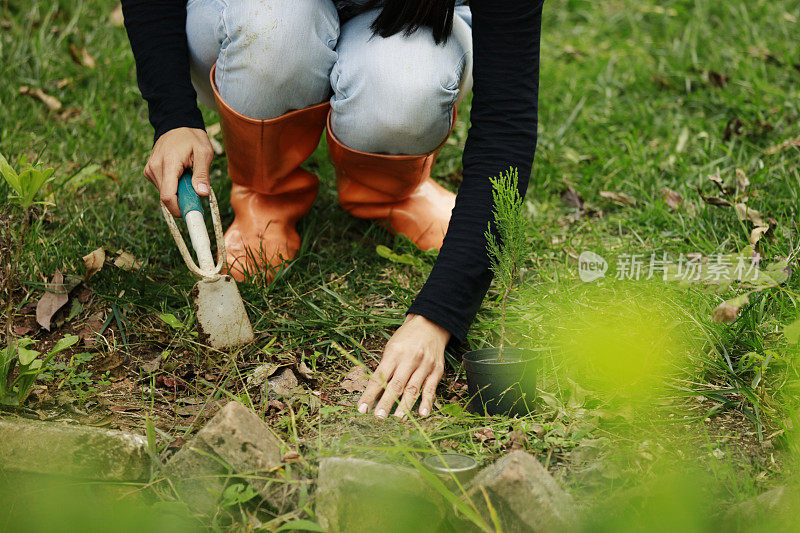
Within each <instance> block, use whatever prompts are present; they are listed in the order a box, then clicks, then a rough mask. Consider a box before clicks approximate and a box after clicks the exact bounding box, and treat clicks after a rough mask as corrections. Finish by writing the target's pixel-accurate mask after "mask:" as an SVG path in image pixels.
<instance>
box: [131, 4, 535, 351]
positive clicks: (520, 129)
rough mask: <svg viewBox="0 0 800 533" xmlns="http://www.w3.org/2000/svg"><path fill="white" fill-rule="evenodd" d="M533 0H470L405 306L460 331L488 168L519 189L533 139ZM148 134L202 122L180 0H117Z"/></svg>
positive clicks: (473, 306) (479, 296)
mask: <svg viewBox="0 0 800 533" xmlns="http://www.w3.org/2000/svg"><path fill="white" fill-rule="evenodd" d="M542 2H543V0H473V1H472V2H471V3H470V7H471V10H472V43H473V53H474V59H473V88H472V90H473V99H472V111H471V117H470V118H471V122H472V125H471V127H470V129H469V135H468V138H467V143H466V146H465V148H464V155H463V167H464V170H463V181H462V184H461V187H460V188H459V190H458V195H457V197H456V206H455V209H454V210H453V214H452V218H451V220H450V227H449V229H448V231H447V235H446V236H445V239H444V245H443V246H442V249H441V251H440V252H439V256H438V258H437V260H436V264H435V265H434V267H433V269H432V270H431V273H430V275H429V276H428V280H427V281H426V283H425V285H424V286H423V287H422V290H421V291H420V292H419V295H418V296H417V298H416V299H415V301H414V303H413V304H412V305H411V307H410V309H409V310H408V311H409V312H410V313H416V314H419V315H422V316H424V317H426V318H428V319H429V320H431V321H433V322H435V323H437V324H439V325H440V326H442V327H444V328H445V329H447V330H448V331H449V332H450V333H451V334H452V335H453V337H454V339H455V340H457V341H463V340H464V338H465V337H466V334H467V330H468V328H469V325H470V323H471V322H472V320H473V319H474V317H475V314H476V313H477V311H478V309H479V308H480V305H481V302H482V301H483V298H484V297H485V295H486V291H487V290H488V288H489V284H490V283H491V280H492V273H491V270H490V269H489V258H488V255H487V251H486V240H485V237H484V232H485V231H486V228H487V224H488V222H489V221H490V220H491V219H492V210H493V203H492V193H491V185H490V183H489V178H490V177H492V176H496V175H498V174H500V173H501V172H503V171H505V170H507V169H508V168H509V167H516V168H517V169H518V171H519V177H520V180H519V187H520V193H521V194H523V195H524V193H525V191H526V190H527V187H528V178H529V176H530V173H531V166H532V164H533V155H534V151H535V149H536V128H537V120H538V112H537V110H538V103H537V99H538V89H539V40H540V33H541V16H542ZM122 6H123V12H124V15H125V27H126V29H127V31H128V37H129V39H130V41H131V47H132V49H133V55H134V58H135V60H136V71H137V80H138V83H139V88H140V90H141V92H142V96H143V97H144V98H145V100H147V102H148V106H149V111H150V122H151V124H152V125H153V127H154V128H155V136H156V139H158V137H160V136H161V135H162V134H164V133H165V132H167V131H169V130H171V129H173V128H178V127H192V128H203V118H202V115H201V114H200V111H199V109H198V107H197V100H196V93H195V91H194V88H193V87H192V83H191V79H190V75H189V50H188V45H187V41H186V30H185V28H186V1H185V0H122Z"/></svg>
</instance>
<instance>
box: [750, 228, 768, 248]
mask: <svg viewBox="0 0 800 533" xmlns="http://www.w3.org/2000/svg"><path fill="white" fill-rule="evenodd" d="M768 231H769V226H759V227H757V228H753V231H751V232H750V244H752V245H753V246H755V245H756V244H758V241H760V240H761V237H763V236H764V235H765V234H766V233H767V232H768Z"/></svg>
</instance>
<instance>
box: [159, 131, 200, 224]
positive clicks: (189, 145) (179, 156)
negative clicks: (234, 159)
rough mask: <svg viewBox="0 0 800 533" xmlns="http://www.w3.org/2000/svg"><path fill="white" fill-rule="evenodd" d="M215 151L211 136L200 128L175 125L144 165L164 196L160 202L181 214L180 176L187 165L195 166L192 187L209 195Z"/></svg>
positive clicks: (171, 210) (170, 210)
mask: <svg viewBox="0 0 800 533" xmlns="http://www.w3.org/2000/svg"><path fill="white" fill-rule="evenodd" d="M213 158H214V150H213V149H212V148H211V141H209V140H208V135H206V132H205V131H203V130H201V129H196V128H175V129H174V130H169V131H168V132H167V133H165V134H164V135H162V136H161V137H159V138H158V140H157V141H156V144H155V146H153V151H152V152H151V153H150V159H149V160H148V161H147V165H145V167H144V176H145V177H146V178H147V179H148V180H150V181H151V182H152V183H153V185H155V186H156V188H157V189H158V192H159V194H160V195H161V202H162V203H163V204H164V205H165V206H167V209H169V212H170V213H172V214H173V215H174V216H176V217H179V216H181V210H180V208H179V207H178V196H177V193H178V179H179V178H180V177H181V174H183V171H184V170H185V169H187V168H192V169H193V172H192V186H194V190H195V191H196V192H197V194H199V195H200V196H208V194H209V191H210V190H211V183H210V182H209V179H208V175H209V172H210V171H211V160H212V159H213Z"/></svg>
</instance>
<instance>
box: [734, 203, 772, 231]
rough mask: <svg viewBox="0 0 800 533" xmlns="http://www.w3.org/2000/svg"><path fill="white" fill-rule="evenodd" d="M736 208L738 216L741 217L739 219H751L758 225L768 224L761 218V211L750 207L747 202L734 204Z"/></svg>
mask: <svg viewBox="0 0 800 533" xmlns="http://www.w3.org/2000/svg"><path fill="white" fill-rule="evenodd" d="M734 209H736V216H737V217H739V220H749V221H750V222H752V223H753V225H755V226H756V227H759V226H766V224H764V220H763V219H762V218H761V213H759V212H758V211H756V210H755V209H753V208H752V207H749V206H748V205H747V204H743V203H738V204H736V205H735V206H734Z"/></svg>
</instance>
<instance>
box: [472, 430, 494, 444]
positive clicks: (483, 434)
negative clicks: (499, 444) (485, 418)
mask: <svg viewBox="0 0 800 533" xmlns="http://www.w3.org/2000/svg"><path fill="white" fill-rule="evenodd" d="M472 436H473V437H475V438H476V439H478V440H479V441H481V442H486V441H487V440H494V430H493V429H492V428H490V427H488V426H487V427H485V428H481V429H479V430H478V431H476V432H475V433H473V434H472Z"/></svg>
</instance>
